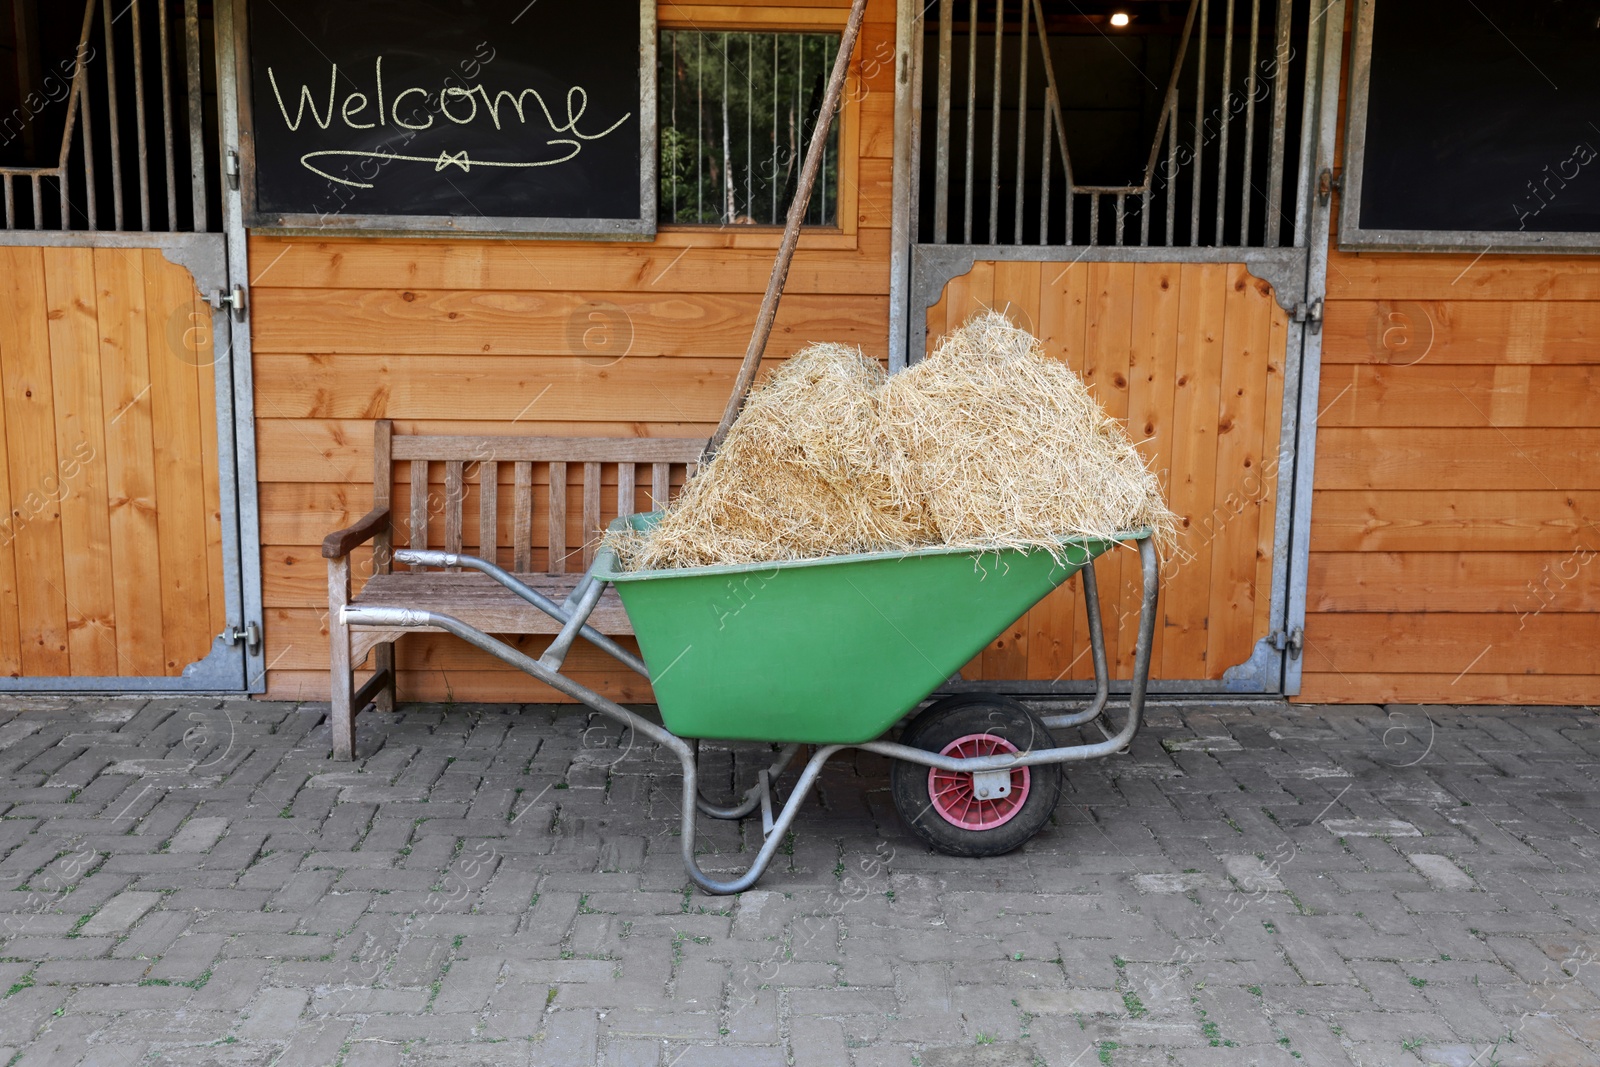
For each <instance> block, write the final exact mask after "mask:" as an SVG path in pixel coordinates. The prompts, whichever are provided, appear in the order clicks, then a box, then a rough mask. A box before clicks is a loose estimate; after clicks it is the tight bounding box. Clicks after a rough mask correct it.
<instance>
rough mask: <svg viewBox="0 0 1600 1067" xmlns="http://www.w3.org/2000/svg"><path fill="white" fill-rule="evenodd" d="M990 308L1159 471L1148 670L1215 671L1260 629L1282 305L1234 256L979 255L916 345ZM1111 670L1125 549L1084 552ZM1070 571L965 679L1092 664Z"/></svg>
mask: <svg viewBox="0 0 1600 1067" xmlns="http://www.w3.org/2000/svg"><path fill="white" fill-rule="evenodd" d="M991 307H992V308H996V309H998V310H1001V311H1003V312H1005V313H1006V314H1007V315H1009V316H1010V317H1011V318H1012V320H1013V321H1015V322H1016V323H1017V324H1018V325H1020V326H1022V327H1024V328H1025V329H1028V330H1030V331H1032V332H1033V333H1035V334H1037V335H1038V337H1039V339H1040V340H1041V341H1042V342H1043V344H1044V348H1045V351H1046V353H1048V354H1049V355H1051V356H1054V357H1055V358H1057V359H1061V360H1064V361H1065V362H1067V363H1068V364H1069V365H1070V366H1071V367H1072V369H1073V370H1075V371H1077V372H1078V374H1079V375H1080V376H1082V377H1083V379H1084V381H1085V382H1086V383H1087V384H1088V386H1089V389H1090V391H1091V392H1092V393H1093V394H1094V396H1095V398H1096V399H1097V400H1099V401H1100V403H1101V404H1102V405H1104V406H1105V409H1106V410H1107V411H1108V412H1109V413H1110V414H1111V415H1113V416H1115V417H1116V418H1118V419H1121V420H1123V421H1124V422H1125V424H1126V425H1127V429H1128V433H1129V436H1130V437H1131V438H1132V439H1133V440H1134V441H1135V442H1136V443H1137V444H1138V446H1139V448H1140V450H1141V451H1142V452H1143V453H1144V455H1145V457H1146V458H1147V459H1148V461H1149V463H1150V467H1151V469H1152V470H1155V471H1156V472H1158V473H1159V475H1160V477H1161V484H1162V486H1163V488H1164V489H1166V491H1167V493H1168V496H1169V499H1170V501H1171V504H1172V508H1173V510H1174V511H1175V512H1177V514H1178V516H1179V520H1180V522H1181V529H1180V531H1179V539H1178V546H1179V551H1178V552H1177V553H1175V554H1173V555H1172V556H1170V557H1169V558H1168V559H1166V560H1164V561H1163V565H1162V589H1161V624H1160V625H1159V626H1157V627H1156V636H1155V642H1154V646H1153V648H1152V653H1151V656H1152V658H1151V672H1150V673H1151V677H1154V678H1170V679H1182V680H1199V679H1210V680H1220V679H1221V678H1222V676H1223V672H1225V671H1226V670H1227V669H1228V668H1229V667H1233V666H1236V665H1238V664H1241V663H1243V662H1244V661H1245V660H1247V659H1249V658H1250V653H1251V651H1252V650H1253V649H1254V648H1255V645H1256V642H1257V641H1258V640H1260V639H1261V638H1263V637H1266V636H1267V633H1268V631H1269V630H1270V628H1271V627H1270V612H1269V609H1270V607H1271V600H1272V551H1273V545H1272V540H1273V516H1274V513H1275V508H1276V497H1277V484H1278V481H1277V475H1278V471H1277V461H1276V457H1277V454H1278V431H1279V427H1280V425H1281V423H1282V413H1283V360H1284V351H1285V346H1286V343H1287V333H1288V318H1287V316H1286V315H1285V313H1284V311H1283V309H1282V308H1281V307H1279V306H1278V302H1277V300H1276V299H1275V297H1274V296H1273V292H1272V286H1271V285H1270V284H1269V283H1268V282H1265V281H1263V280H1261V279H1259V278H1255V277H1252V276H1251V274H1250V272H1249V271H1248V270H1247V269H1246V268H1245V267H1244V265H1243V264H1234V263H1188V264H1176V263H1139V264H1134V263H1083V262H1071V263H1066V262H1056V263H1006V262H980V263H977V264H974V266H973V269H972V271H971V272H970V273H968V274H966V275H963V276H962V277H960V278H956V279H953V280H952V281H951V282H950V284H949V285H948V286H946V288H945V292H944V295H943V296H942V297H941V299H940V300H939V302H938V303H937V304H935V305H934V306H933V307H932V308H929V309H928V346H929V348H930V350H931V348H932V347H933V345H934V344H935V343H936V341H937V339H938V337H939V335H941V334H942V333H944V331H945V330H946V329H951V328H954V327H956V326H958V325H960V324H961V322H963V321H965V319H966V318H967V317H968V316H969V315H971V314H973V313H974V312H976V311H979V310H981V309H983V308H991ZM1095 570H1096V582H1097V588H1098V589H1099V591H1100V598H1101V617H1102V622H1103V626H1104V630H1105V634H1106V646H1107V647H1106V654H1107V658H1108V660H1109V661H1110V662H1111V664H1112V672H1113V674H1114V675H1115V676H1116V677H1119V678H1126V677H1128V676H1129V674H1130V672H1131V671H1132V669H1133V650H1134V644H1135V642H1136V640H1137V634H1138V623H1139V607H1140V591H1141V590H1140V582H1139V564H1138V559H1137V557H1136V556H1135V555H1133V553H1131V552H1113V553H1111V554H1110V555H1108V556H1105V557H1102V558H1101V559H1100V560H1099V561H1098V562H1097V563H1096V566H1095ZM1088 640H1089V639H1088V627H1087V624H1086V623H1085V622H1084V621H1083V599H1082V593H1081V590H1080V586H1079V582H1078V580H1077V579H1076V578H1074V579H1072V580H1071V581H1069V582H1068V583H1067V584H1066V585H1064V586H1063V587H1062V588H1060V589H1058V590H1056V592H1054V593H1052V594H1051V595H1050V596H1049V597H1048V598H1046V599H1045V600H1044V601H1043V602H1042V603H1041V604H1040V605H1039V606H1038V607H1036V608H1034V609H1033V610H1032V611H1030V612H1029V613H1028V614H1027V615H1025V616H1023V618H1021V619H1019V620H1018V621H1017V623H1016V625H1015V626H1012V627H1011V628H1010V629H1009V630H1007V632H1006V633H1004V634H1002V635H1001V636H1000V637H999V639H997V640H996V641H994V642H993V643H992V644H990V646H989V647H988V649H986V650H985V651H984V652H983V654H982V655H980V656H979V657H978V658H977V659H976V660H974V661H973V662H972V663H971V664H969V665H968V666H967V668H966V669H965V670H963V672H962V675H963V677H964V678H968V679H1023V678H1026V679H1029V680H1033V681H1042V682H1051V681H1059V680H1062V679H1068V678H1071V679H1085V678H1093V677H1094V671H1093V662H1092V660H1091V659H1090V657H1089V644H1088Z"/></svg>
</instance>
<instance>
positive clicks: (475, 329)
mask: <svg viewBox="0 0 1600 1067" xmlns="http://www.w3.org/2000/svg"><path fill="white" fill-rule="evenodd" d="M894 10H895V9H894V5H893V4H892V3H891V2H889V0H870V3H869V4H868V9H867V18H866V23H865V25H864V26H863V28H862V32H861V38H860V40H859V42H858V44H857V48H856V56H855V60H854V62H853V63H852V67H851V76H850V81H849V83H848V84H847V86H846V93H845V106H844V111H843V114H842V116H841V120H840V163H839V181H840V191H839V205H840V225H839V226H838V227H837V228H831V229H826V230H824V229H816V230H808V231H806V232H805V233H804V234H803V236H802V237H801V240H800V246H799V249H798V251H797V252H796V254H795V258H794V263H793V266H792V267H791V268H790V270H789V275H788V280H787V284H786V286H785V290H784V297H783V301H782V303H781V304H780V306H779V310H778V316H777V321H776V323H775V327H774V330H773V335H772V340H771V342H770V344H769V346H768V349H767V356H768V358H769V360H771V361H773V362H776V361H779V360H781V359H783V358H784V357H786V356H788V355H790V354H792V353H793V352H795V351H797V350H798V349H800V348H801V347H803V346H805V345H806V344H807V343H809V342H812V341H843V342H847V343H851V344H858V345H860V346H861V347H862V348H863V349H864V350H865V351H866V352H867V353H868V354H869V355H873V356H877V357H883V356H884V355H886V349H887V344H888V322H889V247H890V242H889V226H890V219H891V210H892V195H891V194H892V189H891V173H892V153H893V146H894V133H893V103H894V75H895V71H894V63H893V54H894ZM848 12H849V4H848V2H845V0H786V2H785V3H782V4H745V5H740V6H719V5H706V4H696V5H692V6H686V5H678V4H672V3H664V4H661V5H660V7H659V8H658V12H657V17H658V20H659V22H660V24H661V25H662V26H663V27H666V28H686V29H687V28H695V29H708V30H737V29H741V28H742V29H758V30H760V29H783V30H829V29H831V30H835V31H836V30H838V29H839V28H841V27H842V26H843V25H844V22H845V18H846V16H847V15H848ZM780 236H781V230H780V229H776V228H773V227H766V226H737V227H725V228H718V227H700V226H676V227H666V228H663V229H662V231H661V232H659V233H658V234H657V235H656V236H655V238H654V239H653V240H649V241H631V242H618V241H590V242H583V241H549V240H473V239H458V238H453V237H452V238H445V239H396V238H351V239H326V238H318V237H304V236H280V235H274V234H271V233H270V232H266V231H256V232H254V233H252V235H251V237H250V246H249V253H250V262H251V264H252V267H251V270H252V275H253V277H252V279H251V281H252V293H253V307H252V313H251V330H252V333H251V338H252V346H253V351H254V361H255V390H256V417H257V421H256V441H257V455H258V459H259V464H260V468H259V478H260V507H261V530H262V549H261V551H262V569H263V582H264V597H265V601H266V605H267V613H266V619H265V633H266V658H267V662H268V663H270V664H273V666H272V668H271V669H270V670H269V671H268V674H267V695H268V696H269V697H274V698H296V699H299V698H313V699H322V698H326V696H327V693H328V673H327V663H328V636H327V627H326V620H325V618H324V616H325V613H326V611H327V592H326V576H325V566H324V564H323V561H322V559H321V558H320V556H319V554H318V550H317V545H318V544H319V543H320V541H321V540H322V537H323V536H324V535H325V534H327V533H328V532H330V531H331V530H334V529H335V528H338V527H340V526H343V525H346V524H347V523H350V522H353V521H354V520H356V519H357V518H359V517H360V516H361V515H362V514H364V513H365V512H366V511H367V509H368V508H369V507H370V506H371V501H372V481H371V478H372V475H371V471H372V420H374V419H377V418H389V419H393V420H394V422H395V433H396V434H408V433H461V434H529V435H561V436H588V437H603V436H642V437H696V436H707V435H709V434H710V432H711V430H712V429H713V428H714V426H715V424H716V420H717V419H718V417H719V416H720V415H721V413H722V408H723V405H724V404H726V403H727V399H728V395H729V392H730V390H731V388H732V385H733V379H734V375H735V373H736V372H737V369H738V363H739V359H740V357H741V356H743V354H744V350H745V346H746V344H747V343H748V341H749V337H750V331H751V329H752V327H753V326H754V323H755V316H756V309H757V307H758V306H759V304H760V301H761V295H762V292H763V291H764V289H765V287H766V284H767V278H768V275H769V273H770V272H771V269H772V261H773V256H774V254H775V252H776V250H777V246H778V241H779V238H780ZM594 325H600V326H602V327H604V328H605V329H610V330H617V329H620V330H621V334H620V335H608V336H607V337H606V338H605V341H606V343H605V344H604V345H602V346H601V347H600V350H596V349H595V348H594V347H593V345H589V346H587V347H586V331H588V330H589V329H590V327H591V326H594ZM594 336H595V335H588V340H591V341H592V339H593V337H594ZM615 336H624V337H625V340H624V341H622V342H615V341H614V340H613V338H614V337H615ZM618 347H620V348H621V351H619V350H618ZM768 369H770V365H769V368H768ZM434 467H436V468H437V469H436V470H432V471H430V472H429V477H430V483H429V492H430V494H438V495H439V498H440V499H443V494H444V492H445V481H444V479H445V477H446V474H445V470H444V465H443V464H435V465H434ZM516 467H517V465H516V464H512V463H503V464H501V465H500V467H499V469H498V471H497V474H498V484H499V487H500V488H499V490H498V493H497V497H498V507H497V510H496V521H497V522H498V523H499V524H500V525H501V526H502V530H503V532H509V530H510V528H511V525H512V522H513V519H514V515H513V510H514V509H513V507H512V497H513V487H514V485H515V484H516V483H515V479H516V477H517V471H516ZM537 477H538V478H539V479H540V480H541V482H543V481H545V480H547V475H546V474H545V472H544V468H543V467H542V466H541V467H540V468H539V472H538V475H537ZM584 477H585V472H584V469H583V466H582V464H577V465H574V466H572V467H571V468H569V470H568V478H569V484H568V487H567V493H566V497H565V499H566V509H565V516H564V523H563V525H564V529H565V531H566V536H565V544H566V545H568V546H571V547H573V548H574V549H576V547H577V546H581V545H584V544H585V543H586V542H587V541H589V540H590V537H589V534H590V533H591V531H588V530H587V528H586V526H587V523H588V522H590V521H592V520H593V519H594V516H593V515H592V514H589V515H586V514H585V509H584V507H583V502H582V493H583V480H584ZM616 477H617V475H616V470H615V467H614V466H612V465H605V466H604V467H603V468H602V471H601V480H602V484H603V486H604V489H603V492H602V500H604V501H606V502H607V504H606V506H607V507H610V506H611V502H614V501H615V499H616V494H615V489H614V486H615V479H616ZM435 483H436V484H435ZM410 491H411V490H410V485H409V483H405V484H398V483H397V485H396V486H395V489H394V500H395V501H396V510H397V514H400V515H405V514H406V513H407V512H408V509H409V500H410ZM466 491H467V497H468V499H467V501H466V508H465V512H464V514H463V518H462V529H461V531H460V536H461V538H462V540H463V542H464V543H465V544H466V545H467V546H475V545H476V544H477V543H478V536H479V525H478V524H479V522H480V521H481V515H480V507H479V499H478V495H477V494H478V493H479V490H478V488H477V487H476V486H475V485H469V486H468V487H467V490H466ZM651 493H652V483H651V471H650V467H649V465H648V464H641V465H640V466H639V468H638V469H637V471H636V472H635V500H636V501H637V503H638V506H640V507H647V506H648V502H649V500H650V498H651ZM533 496H534V499H535V501H537V502H538V503H537V504H536V511H537V514H536V515H535V516H534V517H533V521H535V522H536V523H538V524H539V526H540V529H541V530H542V529H543V524H544V523H545V522H546V521H547V519H546V515H547V514H548V512H547V510H546V509H547V507H548V505H547V503H546V499H547V487H546V485H544V484H539V485H535V487H534V494H533ZM610 517H611V515H610V512H609V511H608V510H605V509H602V513H601V516H600V519H601V521H602V522H604V521H606V520H607V519H609V518H610ZM558 518H559V516H558ZM450 533H451V534H452V536H453V535H454V533H455V531H450ZM445 535H446V531H445V529H444V527H443V523H442V521H440V522H439V523H438V529H434V528H433V525H432V524H430V529H429V537H430V540H431V541H433V542H434V543H439V544H442V543H444V538H445ZM544 554H545V550H544V549H543V548H542V547H536V548H534V549H533V550H532V552H531V553H530V556H531V565H532V566H534V567H535V568H543V567H544V566H545V565H546V560H545V559H544V558H543V556H544ZM579 562H580V560H579V558H578V557H577V556H574V557H573V560H572V565H573V566H577V565H578V563H579ZM370 566H371V564H370V558H369V557H368V556H367V555H364V554H358V555H357V556H356V557H355V558H354V559H353V561H352V570H353V572H354V573H355V574H356V575H358V576H359V575H361V574H363V573H366V572H367V571H368V570H370ZM0 621H3V620H0ZM544 643H545V639H544V638H541V637H529V638H522V639H519V640H518V642H517V644H518V647H521V648H523V649H524V650H526V651H529V652H530V653H533V654H535V655H536V654H537V652H538V650H539V649H541V648H542V647H543V646H544ZM397 651H398V656H397V663H398V672H399V695H400V698H401V699H402V700H407V699H421V700H436V699H446V698H449V697H453V698H454V699H457V700H461V699H474V700H498V701H527V700H541V701H542V700H555V699H560V697H559V696H558V695H557V694H556V693H554V692H552V691H550V690H548V689H546V688H545V687H543V686H541V685H540V684H539V683H537V682H535V681H534V680H533V679H531V678H528V677H527V676H525V675H523V674H521V673H520V672H516V671H512V670H509V669H506V668H505V667H504V665H503V664H501V663H500V662H499V661H497V660H494V659H493V658H491V657H489V656H487V655H484V654H482V653H479V652H477V651H476V650H474V649H471V648H470V647H468V646H466V645H465V644H463V643H461V642H459V641H454V640H453V639H450V638H447V637H441V636H439V635H415V636H410V637H407V638H405V639H404V640H402V641H401V642H400V644H399V646H398V649H397ZM586 656H588V650H586V649H584V647H583V643H582V642H579V648H578V649H577V650H575V651H574V653H573V658H572V659H570V660H569V661H568V663H569V666H570V667H571V668H572V670H571V673H572V674H573V676H574V677H576V678H577V679H578V680H579V681H582V682H584V683H585V684H587V685H591V686H593V687H594V688H596V689H598V690H599V691H600V692H602V693H604V694H606V695H607V696H609V697H612V698H613V699H617V700H629V701H647V700H649V699H650V690H649V687H648V685H646V684H644V683H643V682H642V681H641V680H640V679H639V678H637V677H636V676H634V675H633V674H632V673H631V672H629V671H627V670H626V669H625V668H622V667H620V666H619V665H617V664H615V663H612V662H609V661H607V660H606V659H605V658H604V657H598V656H589V657H588V658H585V657H586Z"/></svg>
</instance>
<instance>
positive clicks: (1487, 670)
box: [1298, 252, 1600, 704]
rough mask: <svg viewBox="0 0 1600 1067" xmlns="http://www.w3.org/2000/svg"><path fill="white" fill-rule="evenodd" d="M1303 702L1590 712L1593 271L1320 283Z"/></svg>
mask: <svg viewBox="0 0 1600 1067" xmlns="http://www.w3.org/2000/svg"><path fill="white" fill-rule="evenodd" d="M1321 405H1322V408H1323V411H1322V415H1321V419H1320V421H1319V428H1318V432H1317V466H1316V488H1315V494H1314V496H1313V501H1312V513H1311V546H1310V547H1311V562H1310V580H1309V587H1308V608H1307V618H1306V648H1305V667H1304V670H1305V675H1304V685H1303V688H1302V690H1301V693H1300V696H1299V698H1298V699H1300V700H1306V701H1348V702H1362V703H1374V702H1384V701H1422V702H1429V703H1450V704H1474V703H1488V704H1504V703H1521V702H1527V703H1540V704H1589V703H1595V702H1597V701H1600V658H1597V654H1596V651H1595V650H1596V648H1597V647H1600V646H1597V643H1596V642H1597V638H1600V634H1597V633H1596V632H1595V629H1596V627H1595V620H1596V619H1597V618H1600V615H1597V614H1596V609H1597V608H1600V599H1597V595H1596V593H1595V590H1596V589H1597V588H1600V584H1597V582H1596V580H1595V574H1596V570H1595V568H1596V566H1597V563H1596V553H1597V552H1600V463H1596V457H1597V456H1600V267H1597V266H1596V263H1595V260H1594V259H1593V258H1592V257H1578V256H1533V255H1522V256H1517V255H1495V254H1490V255H1485V256H1482V257H1474V256H1472V255H1422V254H1407V253H1389V254H1384V253H1366V254H1360V255H1356V254H1350V253H1339V252H1335V253H1334V254H1333V256H1332V258H1331V260H1330V264H1329V268H1328V297H1327V304H1326V311H1325V326H1324V336H1323V356H1322V382H1321Z"/></svg>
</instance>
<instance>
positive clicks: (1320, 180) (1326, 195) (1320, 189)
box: [1317, 167, 1344, 207]
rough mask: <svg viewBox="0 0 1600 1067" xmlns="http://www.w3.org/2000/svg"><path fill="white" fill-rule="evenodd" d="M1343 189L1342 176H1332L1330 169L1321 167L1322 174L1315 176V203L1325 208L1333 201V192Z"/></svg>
mask: <svg viewBox="0 0 1600 1067" xmlns="http://www.w3.org/2000/svg"><path fill="white" fill-rule="evenodd" d="M1343 188H1344V175H1342V174H1341V175H1339V176H1338V177H1335V176H1334V173H1333V169H1332V168H1331V167H1323V168H1322V173H1320V174H1318V175H1317V203H1319V204H1321V205H1322V206H1323V207H1327V206H1328V204H1329V202H1331V201H1332V200H1333V191H1334V190H1335V189H1343Z"/></svg>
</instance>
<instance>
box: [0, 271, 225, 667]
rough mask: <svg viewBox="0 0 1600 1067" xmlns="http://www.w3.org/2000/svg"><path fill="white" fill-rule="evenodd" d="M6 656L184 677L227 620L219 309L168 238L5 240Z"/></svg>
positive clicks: (0, 618)
mask: <svg viewBox="0 0 1600 1067" xmlns="http://www.w3.org/2000/svg"><path fill="white" fill-rule="evenodd" d="M0 287H3V289H4V295H5V299H6V304H7V313H6V315H5V316H3V317H0V421H3V430H0V444H3V447H0V496H3V497H4V501H3V503H4V506H5V511H6V516H5V519H4V520H3V522H0V672H3V673H4V674H6V675H9V676H11V677H25V678H55V677H62V678H66V677H80V678H101V677H103V678H113V677H133V676H161V677H173V676H177V675H179V674H181V673H182V672H183V669H184V667H186V666H188V665H189V664H191V663H194V662H195V661H197V660H200V659H202V658H204V657H205V656H206V655H207V653H208V652H209V651H210V650H211V646H212V641H213V639H214V638H215V637H216V636H217V635H218V634H219V633H221V631H222V629H223V627H224V625H225V602H226V601H225V594H224V575H223V573H222V567H223V557H222V525H221V505H220V485H219V473H218V467H217V463H218V445H217V420H216V397H215V392H214V383H213V375H212V368H211V360H212V358H213V357H212V351H211V346H210V341H209V333H210V330H209V323H210V321H211V310H210V309H209V308H208V307H206V306H205V304H204V303H203V302H202V301H201V299H200V297H199V294H198V293H197V292H196V291H195V287H194V282H193V279H192V278H191V276H190V274H189V272H188V271H187V270H186V269H184V268H182V267H179V266H175V265H174V264H172V263H171V262H169V261H168V260H167V259H166V258H165V257H164V256H163V255H162V253H161V252H160V251H159V250H155V249H138V248H95V249H91V248H38V247H11V248H0Z"/></svg>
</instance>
